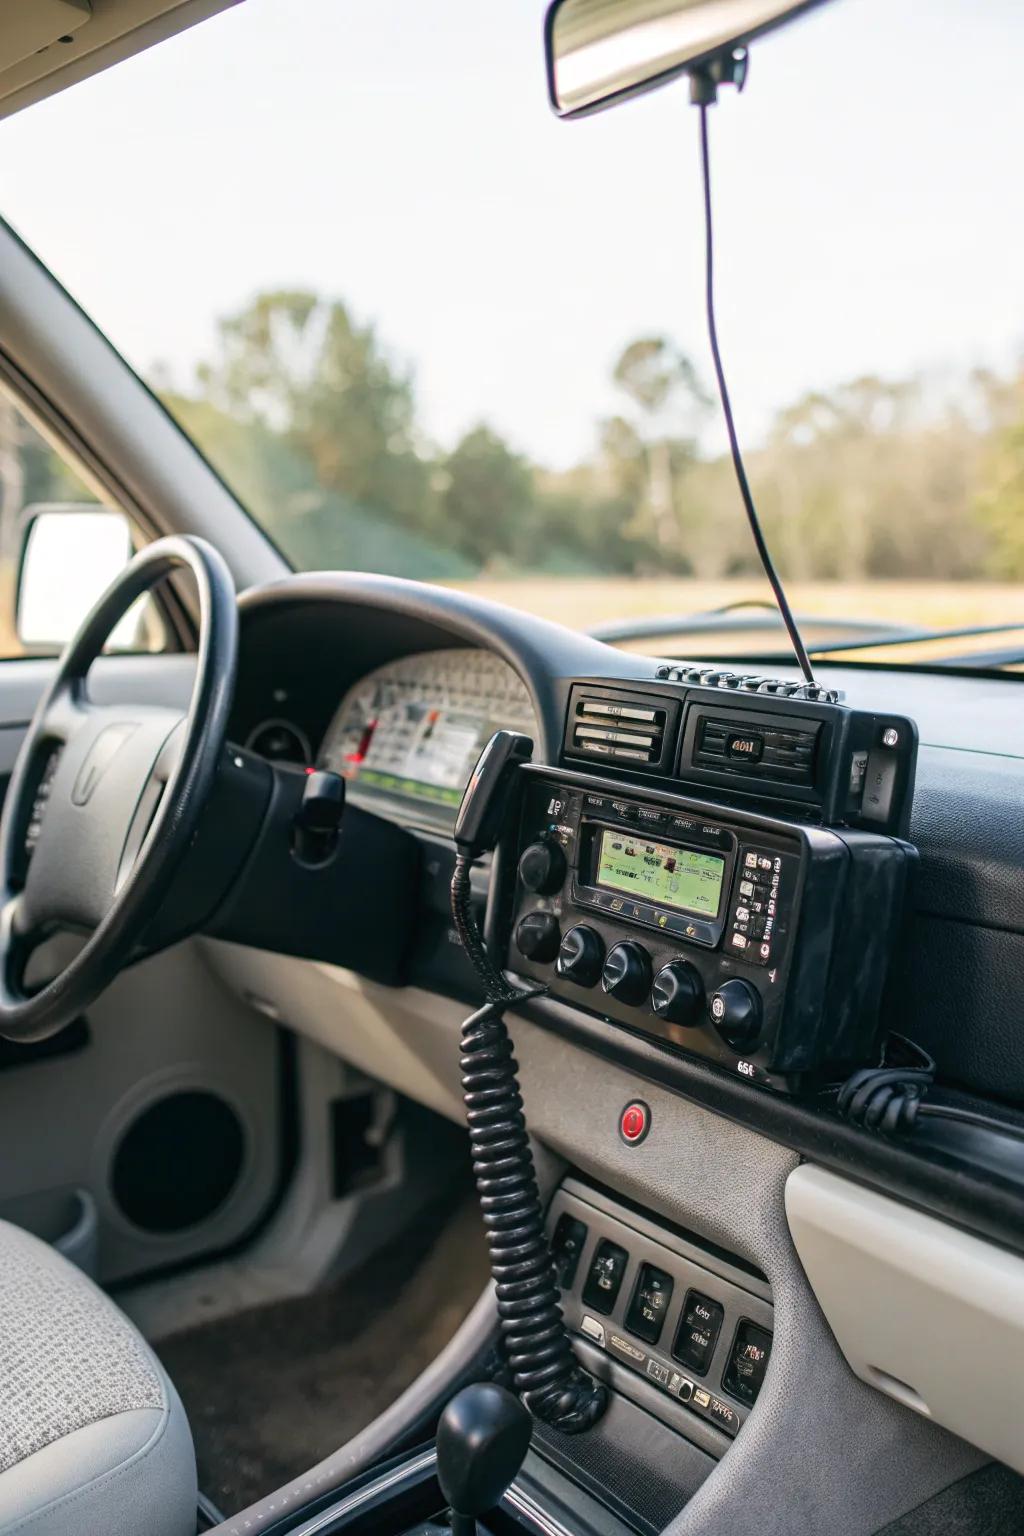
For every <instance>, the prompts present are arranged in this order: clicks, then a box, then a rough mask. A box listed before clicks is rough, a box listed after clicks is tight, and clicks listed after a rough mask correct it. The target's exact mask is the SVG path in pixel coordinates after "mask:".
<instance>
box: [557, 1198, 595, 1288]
mask: <svg viewBox="0 0 1024 1536" xmlns="http://www.w3.org/2000/svg"><path fill="white" fill-rule="evenodd" d="M586 1241H587V1226H586V1223H585V1222H583V1221H578V1220H577V1218H576V1217H575V1216H570V1215H569V1212H568V1211H564V1212H563V1213H562V1215H561V1216H559V1218H558V1224H557V1226H556V1227H555V1233H554V1236H553V1237H552V1239H551V1257H552V1258H553V1259H554V1261H555V1275H556V1277H557V1280H558V1283H559V1285H560V1286H561V1287H562V1288H563V1290H564V1289H566V1288H567V1287H568V1286H570V1285H572V1283H573V1281H574V1280H575V1279H576V1271H577V1270H578V1269H579V1267H580V1259H581V1258H582V1256H583V1248H584V1245H585V1244H586Z"/></svg>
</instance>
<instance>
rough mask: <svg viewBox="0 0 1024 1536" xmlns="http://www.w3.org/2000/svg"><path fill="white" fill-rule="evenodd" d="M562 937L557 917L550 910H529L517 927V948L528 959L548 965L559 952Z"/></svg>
mask: <svg viewBox="0 0 1024 1536" xmlns="http://www.w3.org/2000/svg"><path fill="white" fill-rule="evenodd" d="M561 937H562V931H561V929H560V928H559V926H558V918H557V917H554V916H553V915H552V914H551V913H550V912H528V913H527V914H526V916H525V917H523V918H520V920H519V924H518V926H517V928H516V948H517V949H518V950H519V953H520V954H521V955H525V956H526V958H527V960H539V961H541V962H542V964H544V965H546V964H547V962H548V961H549V960H553V959H554V958H555V956H556V955H557V954H558V945H559V942H560V941H561Z"/></svg>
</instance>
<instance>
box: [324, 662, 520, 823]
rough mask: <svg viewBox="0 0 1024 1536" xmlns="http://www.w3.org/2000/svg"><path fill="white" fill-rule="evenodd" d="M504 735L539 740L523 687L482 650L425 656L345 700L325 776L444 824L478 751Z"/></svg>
mask: <svg viewBox="0 0 1024 1536" xmlns="http://www.w3.org/2000/svg"><path fill="white" fill-rule="evenodd" d="M500 728H505V729H509V730H517V731H524V732H526V733H527V734H529V735H532V734H534V732H535V728H536V727H535V717H534V712H533V706H532V704H531V703H530V697H529V694H528V693H527V691H526V687H525V685H524V684H523V682H522V680H521V679H520V678H519V676H518V675H517V673H515V672H514V671H513V670H512V668H511V667H510V666H509V665H508V664H507V663H506V662H504V661H502V660H501V658H500V657H498V656H494V655H492V654H491V653H490V652H488V651H470V650H446V651H428V652H426V653H424V654H422V655H417V656H405V657H402V659H401V660H400V661H394V662H389V663H388V665H387V666H384V667H380V668H378V670H377V671H376V672H371V673H370V674H369V675H368V676H367V677H365V678H363V679H362V681H361V682H359V683H357V684H356V685H355V687H354V688H353V689H352V690H351V691H350V692H349V693H348V694H347V695H346V696H345V698H344V699H343V700H342V703H341V706H340V708H339V709H338V712H337V714H336V715H335V717H334V719H333V720H332V722H331V724H330V726H329V727H328V730H327V735H326V736H325V738H324V743H323V747H322V749H321V753H320V757H321V762H322V764H323V766H324V767H327V768H332V769H333V770H334V771H335V772H336V773H340V774H343V775H344V777H345V778H346V779H348V781H349V783H350V785H351V786H352V788H353V789H354V790H355V791H356V797H357V798H359V797H361V796H362V795H364V794H365V795H369V796H378V797H381V796H383V797H386V798H389V799H393V800H398V801H402V802H405V803H406V804H407V805H409V804H415V805H416V806H418V807H419V808H420V809H421V810H422V811H424V812H426V814H427V816H428V819H430V820H432V821H438V820H443V821H445V822H449V821H450V820H451V818H452V817H453V816H454V813H455V811H456V810H457V809H458V806H459V802H460V801H461V799H462V792H463V790H464V789H465V787H466V784H467V782H468V780H469V775H470V773H471V772H472V769H473V766H474V764H475V763H476V760H477V758H478V757H479V755H480V752H481V750H482V749H483V746H484V744H485V743H486V742H487V740H488V739H489V738H490V736H491V735H492V734H493V732H494V731H496V730H498V729H500Z"/></svg>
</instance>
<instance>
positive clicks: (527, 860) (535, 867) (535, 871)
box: [519, 838, 566, 896]
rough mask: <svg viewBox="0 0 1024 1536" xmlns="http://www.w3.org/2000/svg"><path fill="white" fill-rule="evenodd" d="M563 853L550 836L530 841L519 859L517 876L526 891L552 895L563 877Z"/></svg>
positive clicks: (560, 885)
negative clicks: (538, 840) (539, 840)
mask: <svg viewBox="0 0 1024 1536" xmlns="http://www.w3.org/2000/svg"><path fill="white" fill-rule="evenodd" d="M565 868H566V865H565V854H564V853H563V852H562V849H561V847H560V846H559V844H558V843H556V842H554V841H553V840H552V839H551V838H545V839H544V840H543V842H539V843H531V844H530V846H529V848H527V849H525V851H524V853H523V856H522V858H521V859H520V860H519V878H520V880H521V881H522V882H523V884H524V885H525V886H526V889H527V890H528V891H535V892H536V894H537V895H538V896H553V895H554V893H555V891H560V890H561V889H562V882H563V880H564V879H565Z"/></svg>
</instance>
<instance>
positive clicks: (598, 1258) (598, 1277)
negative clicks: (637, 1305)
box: [583, 1240, 629, 1316]
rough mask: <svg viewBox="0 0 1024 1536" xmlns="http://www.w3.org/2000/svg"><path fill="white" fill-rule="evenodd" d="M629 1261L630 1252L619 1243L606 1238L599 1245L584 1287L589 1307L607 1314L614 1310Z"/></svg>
mask: <svg viewBox="0 0 1024 1536" xmlns="http://www.w3.org/2000/svg"><path fill="white" fill-rule="evenodd" d="M628 1263H629V1254H628V1253H627V1252H626V1250H625V1248H620V1247H619V1246H618V1244H617V1243H610V1242H608V1241H607V1240H605V1241H604V1242H601V1243H599V1244H598V1245H597V1248H596V1249H595V1251H594V1257H593V1258H592V1259H591V1261H590V1268H589V1269H588V1270H587V1279H586V1284H585V1285H584V1287H583V1300H584V1301H585V1302H586V1304H587V1306H588V1307H592V1308H593V1310H594V1311H595V1312H603V1313H604V1314H605V1316H607V1315H608V1314H609V1313H611V1312H614V1310H615V1303H616V1301H617V1300H618V1298H619V1291H620V1290H621V1289H622V1277H623V1276H624V1275H625V1273H626V1265H627V1264H628Z"/></svg>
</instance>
